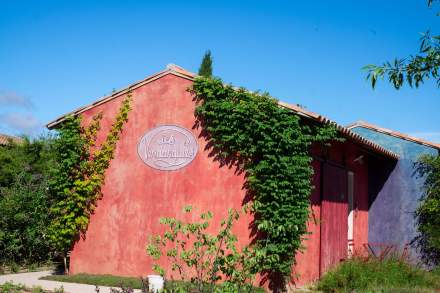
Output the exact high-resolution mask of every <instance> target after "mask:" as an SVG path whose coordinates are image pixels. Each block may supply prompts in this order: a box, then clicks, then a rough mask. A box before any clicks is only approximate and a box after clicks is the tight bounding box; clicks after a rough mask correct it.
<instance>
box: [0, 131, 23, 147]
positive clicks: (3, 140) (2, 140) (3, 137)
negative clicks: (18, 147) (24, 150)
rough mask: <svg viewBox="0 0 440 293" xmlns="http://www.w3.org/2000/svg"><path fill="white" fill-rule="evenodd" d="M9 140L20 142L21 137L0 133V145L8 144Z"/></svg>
mask: <svg viewBox="0 0 440 293" xmlns="http://www.w3.org/2000/svg"><path fill="white" fill-rule="evenodd" d="M11 141H12V142H13V143H21V142H22V141H23V139H22V138H20V137H16V136H12V135H7V134H1V133H0V145H8V144H9V143H10V142H11Z"/></svg>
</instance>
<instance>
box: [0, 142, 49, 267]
mask: <svg viewBox="0 0 440 293" xmlns="http://www.w3.org/2000/svg"><path fill="white" fill-rule="evenodd" d="M52 142H53V140H52V138H50V137H41V138H38V139H35V140H33V141H30V140H28V139H25V140H24V141H23V142H22V143H20V144H11V145H8V146H0V227H1V229H0V251H1V253H0V264H2V265H5V264H6V265H8V266H9V267H10V269H11V270H12V271H16V270H18V265H17V264H20V265H22V264H29V263H35V262H42V261H46V260H48V259H49V258H50V257H51V252H52V250H51V246H50V244H49V241H48V239H47V237H46V235H47V226H48V224H49V215H48V207H49V206H50V201H51V198H50V194H49V191H48V188H47V187H48V180H49V170H50V169H51V168H52V165H53V164H54V161H53V159H52V157H51V151H52Z"/></svg>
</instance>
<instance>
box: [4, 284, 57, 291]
mask: <svg viewBox="0 0 440 293" xmlns="http://www.w3.org/2000/svg"><path fill="white" fill-rule="evenodd" d="M0 293H64V289H62V288H60V289H57V290H55V291H47V290H43V289H42V288H41V287H33V288H26V287H25V286H23V285H17V284H13V283H5V284H2V285H0Z"/></svg>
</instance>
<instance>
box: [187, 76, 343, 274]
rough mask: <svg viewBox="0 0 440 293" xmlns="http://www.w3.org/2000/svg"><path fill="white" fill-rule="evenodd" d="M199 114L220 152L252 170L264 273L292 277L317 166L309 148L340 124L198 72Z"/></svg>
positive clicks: (250, 186) (224, 159) (332, 135)
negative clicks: (311, 121) (310, 120)
mask: <svg viewBox="0 0 440 293" xmlns="http://www.w3.org/2000/svg"><path fill="white" fill-rule="evenodd" d="M190 91H191V92H192V93H193V94H194V95H195V97H196V99H197V102H198V106H197V108H196V113H195V114H196V116H197V119H198V122H199V124H200V126H201V127H202V129H203V130H204V132H205V135H206V139H207V140H208V141H209V144H208V146H210V147H211V150H212V152H213V154H214V155H215V158H216V159H217V160H219V161H220V162H221V163H222V164H228V165H231V166H232V165H235V166H236V167H237V168H238V169H239V170H240V171H244V172H245V173H246V183H245V187H246V188H247V192H248V194H247V196H248V197H249V201H251V202H252V208H251V211H252V212H253V213H255V228H256V229H257V231H258V235H256V238H255V245H254V246H253V248H254V249H255V253H256V258H257V260H256V261H257V263H256V266H255V269H256V270H257V271H259V272H271V273H275V274H278V275H282V276H285V277H288V276H290V274H291V269H292V265H293V264H294V262H295V253H296V252H297V251H298V249H300V247H301V240H302V238H303V236H304V235H305V234H306V233H307V227H306V222H307V220H308V217H309V206H310V202H309V196H310V194H311V191H312V188H313V187H312V183H311V178H312V175H313V168H312V166H311V162H312V157H311V156H310V154H309V148H310V146H311V144H312V143H314V142H319V143H322V144H323V145H324V144H326V143H327V142H329V141H331V140H332V139H336V138H337V136H338V134H337V130H336V127H334V125H326V126H322V125H316V126H314V125H308V124H306V123H305V122H304V121H303V120H302V119H301V118H300V116H298V115H295V114H294V113H293V112H291V111H290V110H288V109H285V108H282V107H280V106H279V105H278V102H277V100H275V99H274V98H272V97H270V96H269V95H268V94H258V93H251V92H249V91H247V90H245V89H243V88H241V89H236V88H234V87H232V86H231V85H225V84H224V83H223V82H222V81H221V80H220V79H211V78H203V77H200V78H197V79H196V80H195V81H194V84H193V87H192V89H191V90H190Z"/></svg>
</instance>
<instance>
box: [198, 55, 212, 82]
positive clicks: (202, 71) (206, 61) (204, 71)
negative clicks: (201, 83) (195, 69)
mask: <svg viewBox="0 0 440 293" xmlns="http://www.w3.org/2000/svg"><path fill="white" fill-rule="evenodd" d="M199 75H200V76H204V77H211V76H212V56H211V51H210V50H208V51H206V53H205V55H204V56H203V59H202V63H201V64H200V68H199Z"/></svg>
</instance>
